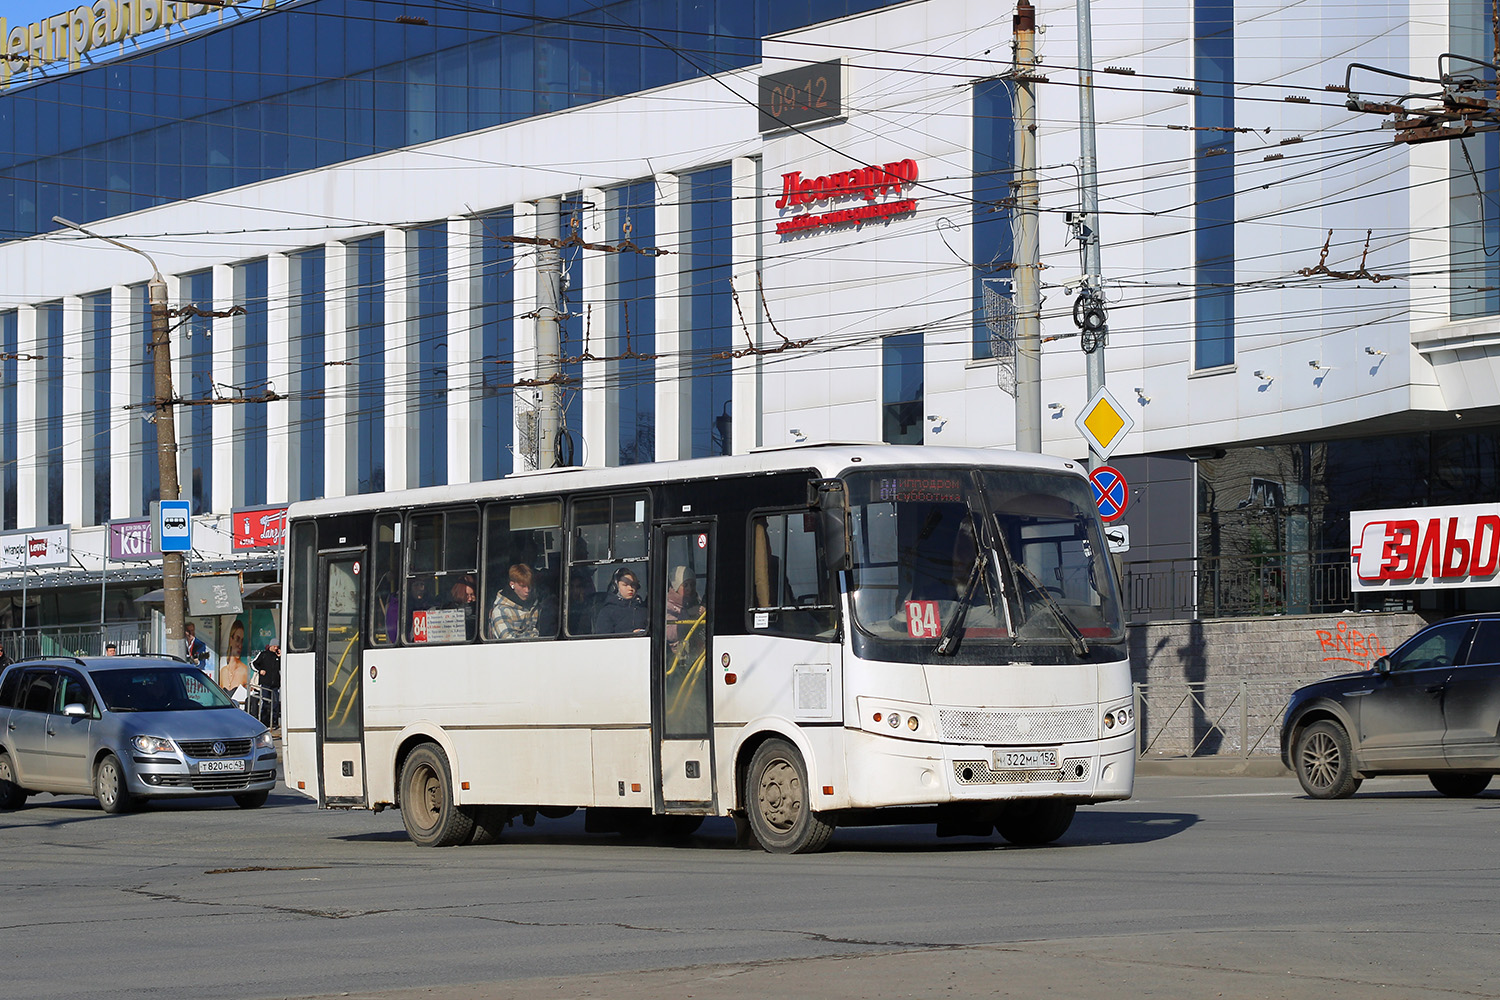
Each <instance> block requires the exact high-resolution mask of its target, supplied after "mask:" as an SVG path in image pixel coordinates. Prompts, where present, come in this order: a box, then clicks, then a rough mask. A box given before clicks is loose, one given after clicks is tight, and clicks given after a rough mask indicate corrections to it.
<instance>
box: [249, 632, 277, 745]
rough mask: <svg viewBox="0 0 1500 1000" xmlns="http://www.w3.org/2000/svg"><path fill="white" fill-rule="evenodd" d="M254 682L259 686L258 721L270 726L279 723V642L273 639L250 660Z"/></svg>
mask: <svg viewBox="0 0 1500 1000" xmlns="http://www.w3.org/2000/svg"><path fill="white" fill-rule="evenodd" d="M250 665H251V666H252V667H254V668H255V684H256V686H257V687H258V688H260V709H259V711H258V713H257V714H258V715H259V717H260V721H261V722H264V723H265V724H266V725H268V726H271V727H273V728H274V727H276V726H277V725H280V723H281V643H279V642H277V641H275V640H274V639H273V640H272V641H271V642H270V643H269V644H268V645H267V646H266V648H265V649H262V650H261V651H260V652H259V653H257V654H256V656H255V659H254V660H252V661H251V662H250Z"/></svg>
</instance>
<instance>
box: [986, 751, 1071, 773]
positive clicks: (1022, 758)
mask: <svg viewBox="0 0 1500 1000" xmlns="http://www.w3.org/2000/svg"><path fill="white" fill-rule="evenodd" d="M1013 767H1027V768H1036V767H1045V768H1049V769H1050V768H1055V767H1057V751H1056V750H996V751H995V770H997V771H1003V770H1008V769H1010V768H1013Z"/></svg>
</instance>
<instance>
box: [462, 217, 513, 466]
mask: <svg viewBox="0 0 1500 1000" xmlns="http://www.w3.org/2000/svg"><path fill="white" fill-rule="evenodd" d="M479 223H480V233H479V295H478V297H477V298H476V299H475V302H476V303H477V304H476V305H475V306H474V319H473V322H474V324H475V326H476V327H477V331H478V334H479V364H480V373H479V379H480V393H481V396H480V400H479V454H480V459H479V474H480V476H481V478H484V479H499V478H500V477H501V476H507V475H509V474H510V473H511V472H512V471H514V469H515V463H514V457H515V452H514V450H513V449H514V442H515V405H516V404H515V389H514V388H513V386H514V384H515V380H516V370H515V364H514V359H515V314H516V308H515V306H516V302H515V300H516V290H515V251H514V244H511V243H508V242H506V240H507V239H508V238H509V237H511V236H513V235H515V221H514V219H513V218H512V216H511V213H510V212H496V213H494V214H492V215H486V216H484V217H482V218H481V219H480V220H479Z"/></svg>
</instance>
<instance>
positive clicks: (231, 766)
mask: <svg viewBox="0 0 1500 1000" xmlns="http://www.w3.org/2000/svg"><path fill="white" fill-rule="evenodd" d="M244 769H245V762H244V761H242V760H205V761H203V762H202V763H200V764H199V765H198V773H199V774H212V773H213V772H215V771H243V770H244Z"/></svg>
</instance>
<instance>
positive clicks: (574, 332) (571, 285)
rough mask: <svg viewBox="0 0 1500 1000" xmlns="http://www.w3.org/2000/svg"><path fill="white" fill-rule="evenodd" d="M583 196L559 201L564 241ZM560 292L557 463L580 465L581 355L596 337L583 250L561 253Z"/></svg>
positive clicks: (578, 221) (578, 220)
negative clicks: (586, 300)
mask: <svg viewBox="0 0 1500 1000" xmlns="http://www.w3.org/2000/svg"><path fill="white" fill-rule="evenodd" d="M582 211H583V197H582V195H580V194H579V193H578V192H576V191H575V192H574V193H573V194H571V195H569V196H568V197H567V198H565V199H564V200H563V203H562V208H561V215H562V220H561V221H562V234H563V238H564V239H566V238H567V237H568V235H569V234H571V233H574V232H576V230H575V229H574V228H573V227H574V225H575V224H577V225H579V226H580V227H581V225H582V215H581V213H582ZM561 256H562V273H563V292H562V308H561V309H560V310H559V312H560V313H561V314H562V315H561V317H560V318H559V319H558V322H557V329H558V337H559V341H560V348H559V349H560V351H561V353H562V359H561V360H562V427H561V429H560V430H559V432H558V439H559V440H558V444H557V449H558V450H557V455H556V458H557V464H559V465H582V464H584V461H585V456H584V455H583V391H582V390H583V354H584V352H585V351H588V350H590V349H591V345H590V344H588V343H586V342H585V337H587V336H598V333H597V331H592V330H590V331H586V329H585V328H586V327H587V326H588V324H587V322H586V321H587V319H588V317H587V316H585V315H584V309H583V304H582V301H583V295H582V289H583V249H582V248H581V247H576V246H574V247H565V248H563V250H562V251H561Z"/></svg>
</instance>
